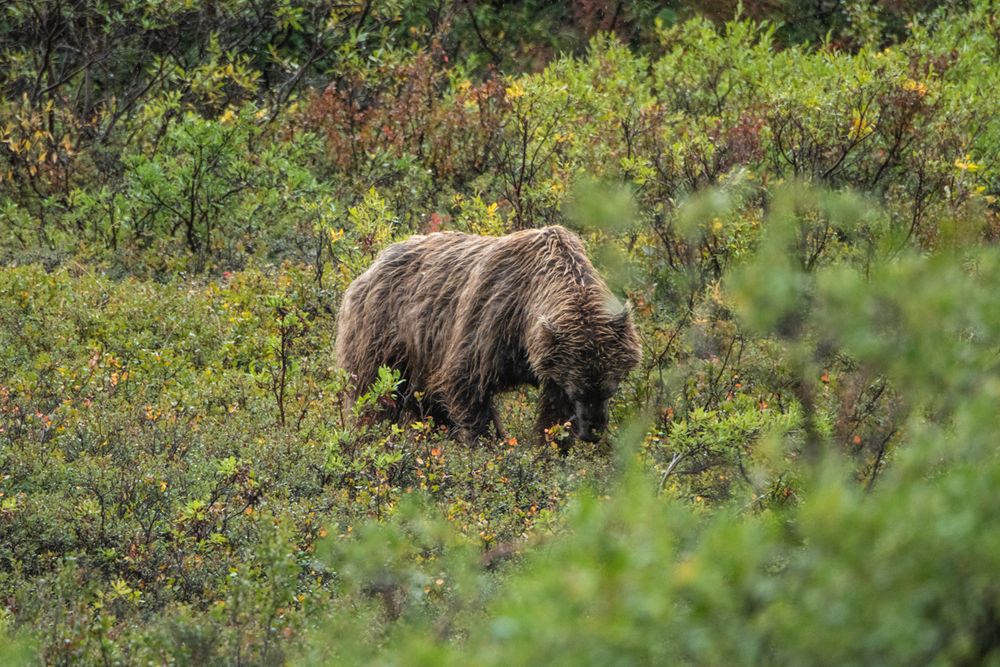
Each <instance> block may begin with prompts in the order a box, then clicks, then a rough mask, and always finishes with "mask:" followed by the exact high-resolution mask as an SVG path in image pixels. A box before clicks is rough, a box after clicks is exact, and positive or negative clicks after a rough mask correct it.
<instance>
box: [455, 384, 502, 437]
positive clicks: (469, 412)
mask: <svg viewBox="0 0 1000 667" xmlns="http://www.w3.org/2000/svg"><path fill="white" fill-rule="evenodd" d="M448 413H449V416H450V417H451V419H452V421H453V422H454V423H455V425H456V426H458V427H459V428H460V429H462V430H464V431H465V433H466V436H467V437H468V439H469V441H470V442H473V443H474V442H476V441H477V440H479V439H481V438H488V437H489V436H490V428H491V427H494V426H495V425H496V423H497V422H496V420H495V419H494V416H495V412H494V410H493V400H492V397H491V396H490V397H487V396H479V395H471V396H470V395H464V396H452V397H451V399H450V400H449V401H448Z"/></svg>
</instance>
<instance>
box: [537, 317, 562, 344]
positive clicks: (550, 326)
mask: <svg viewBox="0 0 1000 667" xmlns="http://www.w3.org/2000/svg"><path fill="white" fill-rule="evenodd" d="M538 331H539V333H540V335H541V337H542V339H543V340H544V341H545V345H546V346H551V345H554V344H555V343H556V342H557V341H558V340H559V337H560V336H559V329H558V328H556V324H555V322H553V321H552V320H551V319H550V318H549V317H548V316H546V315H541V316H540V317H539V318H538Z"/></svg>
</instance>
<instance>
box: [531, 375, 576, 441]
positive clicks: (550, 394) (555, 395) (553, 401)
mask: <svg viewBox="0 0 1000 667" xmlns="http://www.w3.org/2000/svg"><path fill="white" fill-rule="evenodd" d="M573 415H574V410H573V402H572V401H570V400H569V397H568V396H566V393H565V392H564V391H563V390H562V389H560V388H559V387H558V386H556V385H555V384H552V383H551V382H546V383H544V384H542V388H541V390H540V396H539V400H538V422H537V423H536V429H537V431H538V434H539V436H540V437H541V439H542V441H543V442H544V441H545V431H546V429H549V428H552V426H554V425H555V424H565V423H566V422H568V421H572V420H573ZM574 439H575V438H574V436H573V431H572V430H570V431H569V432H568V433H567V434H566V436H565V437H564V438H563V439H562V440H560V441H559V453H560V454H562V455H564V456H565V455H566V453H567V452H569V448H570V445H572V444H573V440H574Z"/></svg>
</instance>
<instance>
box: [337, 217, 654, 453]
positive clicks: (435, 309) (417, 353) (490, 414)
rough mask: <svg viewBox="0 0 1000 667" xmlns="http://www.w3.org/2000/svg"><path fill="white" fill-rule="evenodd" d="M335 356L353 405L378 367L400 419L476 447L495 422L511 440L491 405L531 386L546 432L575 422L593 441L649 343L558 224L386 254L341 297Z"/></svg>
mask: <svg viewBox="0 0 1000 667" xmlns="http://www.w3.org/2000/svg"><path fill="white" fill-rule="evenodd" d="M336 353H337V360H338V364H339V365H340V366H341V367H342V368H344V369H345V370H347V371H348V372H349V373H350V375H351V377H352V379H353V383H354V387H355V398H356V397H357V396H358V395H360V394H361V393H363V392H364V391H366V390H367V389H368V387H369V386H370V384H371V383H372V382H374V381H375V379H376V378H377V377H378V369H379V367H380V366H387V367H389V368H393V369H398V370H399V372H400V374H401V376H402V378H403V379H404V381H405V384H404V385H403V392H402V397H401V398H402V400H401V401H400V402H399V404H398V405H399V409H400V412H397V415H396V416H397V417H400V416H402V412H403V411H407V412H416V413H419V414H421V415H424V416H432V417H434V418H435V421H436V423H439V424H446V425H448V426H449V427H452V428H455V427H457V428H460V429H463V430H465V431H466V433H467V435H468V436H470V437H471V438H473V439H475V438H478V437H480V436H484V435H487V434H488V432H489V427H490V424H491V423H492V424H493V425H494V427H495V428H496V431H497V435H498V436H500V437H505V436H504V434H503V429H502V427H501V425H500V421H499V419H498V418H497V415H496V412H495V410H494V406H493V397H494V395H496V394H498V393H501V392H505V391H509V390H511V389H514V388H516V387H519V386H521V385H525V384H529V385H532V386H535V387H539V388H540V396H541V398H540V405H539V415H538V428H539V429H540V430H544V429H545V428H548V427H550V426H552V425H553V424H560V423H564V422H567V421H569V422H572V425H573V430H574V431H575V433H576V435H577V436H578V437H579V438H580V439H582V440H585V441H588V442H596V441H597V440H598V439H599V438H600V434H601V432H602V431H603V430H604V428H605V427H606V426H607V422H608V400H609V399H610V398H611V396H612V394H614V393H615V390H616V389H617V387H618V383H619V382H620V381H621V380H622V378H624V377H625V376H626V375H628V373H629V371H631V370H632V368H634V367H635V366H636V364H638V363H639V360H640V345H639V339H638V336H637V335H636V331H635V327H634V325H633V324H632V321H631V317H630V314H629V310H628V309H627V308H625V307H623V306H622V305H621V304H620V302H618V301H617V300H616V299H615V298H614V297H613V296H612V295H611V292H610V291H609V290H608V288H607V286H606V285H605V284H604V282H603V281H602V280H601V277H600V276H599V275H598V273H597V271H596V270H595V269H594V267H593V265H592V264H591V263H590V260H589V259H587V255H586V253H585V251H584V248H583V244H582V243H581V241H580V239H579V238H577V237H576V236H575V235H574V234H572V233H571V232H569V231H568V230H566V229H565V228H563V227H559V226H553V227H545V228H543V229H530V230H525V231H520V232H515V233H513V234H509V235H507V236H502V237H486V236H474V235H470V234H462V233H458V232H438V233H434V234H429V235H426V236H414V237H412V238H410V239H408V240H406V241H403V242H401V243H396V244H394V245H391V246H389V247H388V248H386V249H385V251H383V252H382V254H381V255H379V257H378V258H377V259H376V260H375V262H374V264H372V266H371V267H370V268H369V269H368V270H367V271H366V272H365V273H364V274H362V275H361V276H360V277H358V278H357V279H356V280H355V281H354V282H353V283H351V285H350V287H348V289H347V292H346V293H345V294H344V302H343V305H342V307H341V310H340V314H339V316H338V321H337V349H336ZM567 446H568V445H567Z"/></svg>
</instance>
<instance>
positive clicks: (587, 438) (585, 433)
mask: <svg viewBox="0 0 1000 667" xmlns="http://www.w3.org/2000/svg"><path fill="white" fill-rule="evenodd" d="M577 435H578V436H580V439H581V440H583V441H584V442H597V441H598V440H600V439H601V431H600V430H599V429H598V430H594V429H592V428H591V427H590V426H581V427H580V432H579V433H577Z"/></svg>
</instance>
